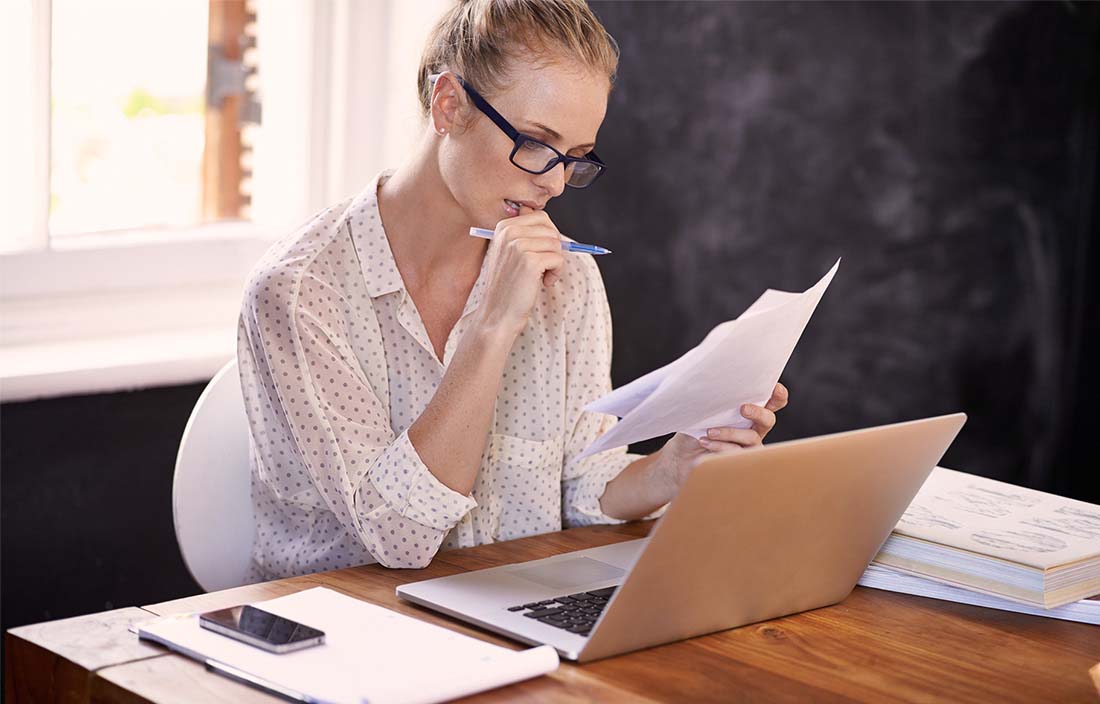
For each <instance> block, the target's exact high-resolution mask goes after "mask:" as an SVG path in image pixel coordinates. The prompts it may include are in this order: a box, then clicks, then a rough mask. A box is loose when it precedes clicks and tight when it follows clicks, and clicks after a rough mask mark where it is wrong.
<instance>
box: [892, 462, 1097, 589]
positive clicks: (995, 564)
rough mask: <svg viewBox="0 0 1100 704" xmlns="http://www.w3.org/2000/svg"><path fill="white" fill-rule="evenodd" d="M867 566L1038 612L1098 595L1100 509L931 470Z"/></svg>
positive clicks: (965, 476) (1037, 492)
mask: <svg viewBox="0 0 1100 704" xmlns="http://www.w3.org/2000/svg"><path fill="white" fill-rule="evenodd" d="M874 562H875V563H876V564H879V565H885V566H888V567H893V568H896V569H898V570H901V571H904V572H907V573H910V574H913V575H917V576H920V577H925V578H928V579H932V580H936V581H938V582H941V583H944V584H948V585H953V586H957V587H962V588H965V589H969V590H971V591H976V592H981V593H984V594H990V595H993V596H997V597H1002V598H1004V599H1009V600H1012V601H1016V602H1020V603H1024V604H1030V605H1032V606H1037V607H1040V608H1047V609H1049V608H1053V607H1057V606H1062V605H1064V604H1071V603H1073V602H1076V601H1079V600H1081V599H1085V598H1087V597H1090V596H1094V595H1097V594H1100V506H1096V505H1094V504H1088V503H1085V502H1083V501H1075V500H1073V499H1067V498H1063V497H1060V496H1054V495H1053V494H1046V493H1044V492H1041V491H1036V490H1034V489H1026V488H1023V487H1018V486H1013V485H1012V484H1006V483H1004V482H999V481H995V480H993V479H986V478H983V477H977V476H973V475H970V474H965V473H963V472H956V471H954V470H951V469H945V468H943V467H936V468H935V469H934V470H933V471H932V474H931V475H930V476H929V477H928V481H926V482H925V484H924V486H923V487H922V488H921V490H920V492H918V494H917V496H916V498H915V499H914V500H913V502H912V503H911V504H910V506H909V508H908V509H907V510H906V511H905V514H904V515H903V516H902V518H901V520H900V521H899V522H898V524H897V526H896V527H895V528H894V532H893V533H892V534H891V536H890V537H889V538H888V539H887V540H886V543H885V544H883V546H882V549H881V550H880V551H879V553H878V555H876V556H875V559H874Z"/></svg>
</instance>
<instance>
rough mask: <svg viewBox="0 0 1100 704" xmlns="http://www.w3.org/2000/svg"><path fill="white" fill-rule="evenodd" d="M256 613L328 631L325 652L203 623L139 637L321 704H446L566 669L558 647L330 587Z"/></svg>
mask: <svg viewBox="0 0 1100 704" xmlns="http://www.w3.org/2000/svg"><path fill="white" fill-rule="evenodd" d="M255 606H259V607H260V608H262V609H264V610H265V611H270V612H271V613H274V614H277V615H279V616H283V617H286V618H289V619H293V620H295V621H298V622H300V623H304V624H307V625H309V626H313V627H314V628H319V629H321V630H323V631H325V642H324V644H323V645H318V646H314V647H311V648H306V649H304V650H298V651H295V652H291V653H283V654H281V655H277V654H274V653H269V652H267V651H264V650H260V649H258V648H254V647H252V646H250V645H245V644H244V643H240V642H238V641H236V640H231V639H230V638H226V637H225V636H222V635H219V634H217V633H214V632H212V631H208V630H206V629H204V628H201V627H200V626H199V617H198V615H197V614H185V615H180V616H165V617H164V618H159V619H155V620H153V621H150V622H148V623H144V624H142V625H141V628H140V630H139V631H138V635H139V636H141V637H142V638H145V639H149V640H153V641H156V642H158V643H161V644H162V645H166V646H168V647H169V648H171V649H172V650H175V651H177V652H180V653H182V654H184V655H186V656H188V657H190V658H194V659H196V660H198V661H200V662H204V663H208V664H210V666H211V667H215V668H216V669H218V670H221V671H223V672H230V673H232V672H234V671H236V672H238V673H242V674H246V675H247V676H248V678H249V680H250V681H252V683H254V684H258V685H259V686H261V687H262V688H264V689H268V690H269V691H280V690H283V691H288V690H289V691H291V692H294V693H296V694H297V695H299V696H300V697H301V698H302V699H303V700H305V701H313V702H354V703H355V704H361V703H362V702H367V701H369V702H370V703H371V704H380V703H382V702H403V703H414V702H439V701H446V700H449V699H456V698H458V697H463V696H466V695H469V694H474V693H475V692H481V691H484V690H487V689H492V688H494V687H499V686H501V685H505V684H511V683H512V682H519V681H520V680H525V679H528V678H531V677H537V676H538V675H543V674H546V673H548V672H551V671H553V670H555V669H557V667H558V654H557V653H556V652H555V651H554V649H553V648H551V647H550V646H547V645H542V646H539V647H537V648H529V649H527V650H519V651H516V650H509V649H508V648H502V647H500V646H497V645H492V644H491V643H486V642H484V641H481V640H478V639H476V638H471V637H469V636H465V635H462V634H461V633H456V632H454V631H450V630H448V629H446V628H442V627H440V626H436V625H433V624H430V623H427V622H426V621H420V620H418V619H415V618H412V617H409V616H405V615H403V614H399V613H397V612H396V611H391V610H389V609H386V608H383V607H381V606H376V605H374V604H368V603H367V602H364V601H360V600H358V599H354V598H352V597H350V596H345V595H343V594H341V593H339V592H336V591H333V590H331V589H327V588H325V587H314V588H313V589H307V590H305V591H301V592H298V593H296V594H290V595H288V596H284V597H279V598H278V599H272V600H271V601H265V602H261V603H258V604H255Z"/></svg>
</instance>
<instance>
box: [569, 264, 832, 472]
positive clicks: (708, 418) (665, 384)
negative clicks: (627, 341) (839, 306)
mask: <svg viewBox="0 0 1100 704" xmlns="http://www.w3.org/2000/svg"><path fill="white" fill-rule="evenodd" d="M839 266H840V260H839V259H838V260H837V261H836V264H833V268H832V269H830V270H829V271H828V273H826V274H825V276H823V277H822V278H821V280H820V281H818V282H817V283H816V284H815V285H814V286H813V287H812V288H810V289H808V290H806V291H805V292H803V293H787V292H785V291H775V290H772V289H768V290H767V291H765V292H764V293H763V295H761V296H760V298H758V299H757V300H756V302H755V303H753V304H752V305H751V306H749V308H748V309H747V310H746V311H745V312H744V313H742V314H741V315H740V316H738V317H737V318H736V319H735V320H729V321H726V322H724V323H722V324H721V325H719V326H718V327H716V328H714V329H713V330H711V331H710V333H709V334H708V335H707V336H706V338H705V339H704V340H703V341H702V342H701V343H700V344H699V345H698V346H697V347H695V348H693V349H691V350H689V351H688V352H687V353H685V354H684V355H683V356H682V357H680V358H679V359H677V360H676V361H674V362H671V363H669V364H666V365H665V366H663V367H661V368H660V369H657V370H655V371H652V372H650V373H649V374H646V375H645V376H643V377H639V378H638V379H635V380H634V381H632V382H630V383H629V384H627V385H626V386H621V387H619V388H618V389H615V390H614V391H612V392H611V393H609V394H607V395H606V396H603V397H602V398H599V399H597V400H595V401H593V402H592V403H590V404H588V405H587V406H585V410H586V411H592V412H596V413H609V414H612V415H616V416H619V417H620V418H622V420H620V421H619V422H618V423H617V424H616V425H615V426H614V427H613V428H611V430H609V431H607V432H606V433H604V434H603V435H601V436H600V437H599V438H597V440H596V441H595V442H594V443H592V444H591V445H590V446H589V447H588V448H587V449H585V451H584V452H582V453H581V455H580V456H581V457H587V456H588V455H592V454H595V453H597V452H602V451H604V450H610V449H612V448H615V447H621V446H622V445H629V444H630V443H632V442H639V441H641V440H648V439H650V438H655V437H659V436H661V435H665V434H667V433H672V432H680V433H686V434H688V435H692V436H694V437H697V438H700V437H704V436H705V435H706V434H707V428H712V427H717V426H730V427H737V428H749V427H752V423H751V422H750V421H748V420H746V419H745V418H743V417H742V416H741V411H740V409H741V406H742V405H743V404H746V403H752V404H756V405H763V404H765V403H767V401H768V399H769V398H771V394H772V390H773V389H774V388H775V384H776V382H778V381H779V375H780V374H782V373H783V368H784V367H786V366H787V360H789V359H790V358H791V353H792V352H794V347H795V345H796V344H798V339H799V338H800V337H802V331H803V330H804V329H805V328H806V323H808V322H810V316H812V315H813V314H814V310H815V309H816V308H817V304H818V302H819V301H820V300H821V296H822V295H824V293H825V289H827V288H829V283H830V282H831V281H832V280H833V276H834V275H835V274H836V271H837V268H838V267H839Z"/></svg>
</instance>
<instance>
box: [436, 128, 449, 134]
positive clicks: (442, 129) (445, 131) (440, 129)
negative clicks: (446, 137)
mask: <svg viewBox="0 0 1100 704" xmlns="http://www.w3.org/2000/svg"><path fill="white" fill-rule="evenodd" d="M435 133H436V134H447V128H446V127H440V128H439V129H437V130H436V131H435Z"/></svg>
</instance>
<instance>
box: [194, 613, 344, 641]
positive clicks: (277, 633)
mask: <svg viewBox="0 0 1100 704" xmlns="http://www.w3.org/2000/svg"><path fill="white" fill-rule="evenodd" d="M199 624H200V625H201V626H203V627H204V628H207V629H209V630H212V631H215V632H217V633H221V634H222V635H226V636H229V637H230V638H236V639H237V640H240V641H243V642H245V643H249V644H250V645H255V646H257V647H259V648H263V649H265V650H271V651H273V652H287V651H290V650H297V649H299V648H305V647H308V646H310V645H316V644H319V643H321V642H323V641H324V637H325V632H324V631H319V630H317V629H316V628H311V627H309V626H306V625H305V624H301V623H298V622H297V621H292V620H290V619H289V618H283V617H282V616H276V615H275V614H273V613H270V612H268V611H264V610H263V609H257V608H256V607H255V606H248V605H245V606H234V607H233V608H230V609H221V610H220V611H209V612H207V613H204V614H201V615H200V617H199Z"/></svg>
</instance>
